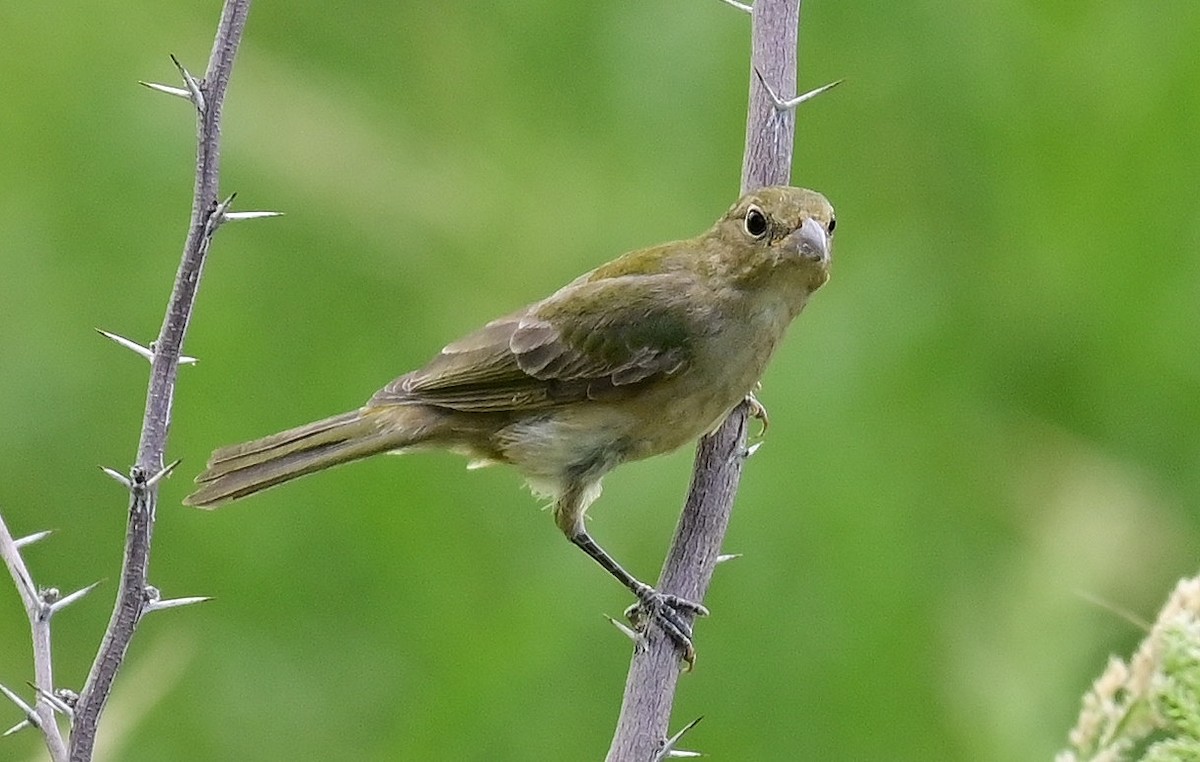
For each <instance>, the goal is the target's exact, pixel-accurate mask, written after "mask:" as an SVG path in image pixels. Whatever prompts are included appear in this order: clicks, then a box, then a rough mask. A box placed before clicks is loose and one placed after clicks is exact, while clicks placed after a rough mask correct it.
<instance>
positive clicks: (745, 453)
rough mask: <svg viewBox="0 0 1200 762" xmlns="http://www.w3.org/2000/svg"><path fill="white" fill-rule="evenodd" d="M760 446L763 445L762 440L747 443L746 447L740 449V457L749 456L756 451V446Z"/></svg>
mask: <svg viewBox="0 0 1200 762" xmlns="http://www.w3.org/2000/svg"><path fill="white" fill-rule="evenodd" d="M762 446H763V443H762V442H755V443H753V444H751V445H747V447H746V449H745V450H742V457H743V458H749V457H750V456H751V455H753V454H754V453H756V452H758V448H760V447H762Z"/></svg>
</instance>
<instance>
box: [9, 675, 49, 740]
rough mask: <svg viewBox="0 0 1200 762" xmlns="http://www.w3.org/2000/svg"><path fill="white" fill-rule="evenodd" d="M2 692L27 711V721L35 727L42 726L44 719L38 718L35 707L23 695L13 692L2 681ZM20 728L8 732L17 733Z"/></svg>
mask: <svg viewBox="0 0 1200 762" xmlns="http://www.w3.org/2000/svg"><path fill="white" fill-rule="evenodd" d="M0 693H3V694H4V695H5V696H7V697H8V700H9V701H11V702H13V703H14V704H16V705H17V708H18V709H20V710H21V711H22V712H24V713H25V721H26V722H28V723H29V724H30V725H33V726H34V727H35V728H38V729H40V728H41V727H42V721H41V720H40V719H38V716H37V713H36V712H34V711H33V707H31V706H30V705H29V704H26V703H25V702H24V701H22V700H21V697H20V696H18V695H17V694H15V693H13V692H12V691H10V690H9V689H8V686H6V685H4V683H0ZM18 730H20V728H19V727H18V728H15V729H10V730H9V731H8V732H9V733H16V732H17V731H18ZM5 735H8V733H5Z"/></svg>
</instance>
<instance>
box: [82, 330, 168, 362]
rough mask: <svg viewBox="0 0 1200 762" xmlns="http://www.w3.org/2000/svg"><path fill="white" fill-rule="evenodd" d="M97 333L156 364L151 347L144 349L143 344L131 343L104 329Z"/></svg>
mask: <svg viewBox="0 0 1200 762" xmlns="http://www.w3.org/2000/svg"><path fill="white" fill-rule="evenodd" d="M96 333H98V334H100V335H101V336H103V337H104V338H106V339H108V340H110V341H115V342H116V343H118V344H120V345H121V346H123V347H125V348H126V349H128V350H129V351H131V352H135V353H136V354H138V355H141V356H142V357H144V358H146V359H147V360H149V361H150V362H154V352H152V351H150V349H149V347H143V346H142V345H141V344H139V343H137V342H136V341H130V340H129V339H127V338H125V337H124V336H118V335H117V334H115V333H112V332H110V331H106V330H104V329H103V328H97V329H96Z"/></svg>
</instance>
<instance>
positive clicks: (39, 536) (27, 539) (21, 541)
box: [13, 529, 53, 550]
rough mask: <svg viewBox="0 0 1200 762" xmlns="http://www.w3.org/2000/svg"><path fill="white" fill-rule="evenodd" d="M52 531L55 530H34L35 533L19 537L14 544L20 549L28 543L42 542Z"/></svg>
mask: <svg viewBox="0 0 1200 762" xmlns="http://www.w3.org/2000/svg"><path fill="white" fill-rule="evenodd" d="M52 531H53V530H51V529H47V530H46V531H44V532H34V533H33V534H30V535H26V536H24V537H18V538H17V539H15V540H13V545H16V546H17V549H18V550H20V549H21V548H24V547H25V546H27V545H32V544H34V543H35V542H41V541H42V540H44V539H46V538H47V537H49V536H50V534H51V532H52Z"/></svg>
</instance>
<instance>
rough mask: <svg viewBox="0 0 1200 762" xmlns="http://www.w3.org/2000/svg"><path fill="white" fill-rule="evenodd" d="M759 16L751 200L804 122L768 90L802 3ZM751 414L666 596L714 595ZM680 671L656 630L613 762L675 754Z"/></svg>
mask: <svg viewBox="0 0 1200 762" xmlns="http://www.w3.org/2000/svg"><path fill="white" fill-rule="evenodd" d="M751 15H752V19H753V20H752V32H751V37H752V43H751V50H752V53H751V61H750V102H749V110H748V114H747V119H746V150H745V154H744V157H743V166H742V192H743V193H745V192H747V191H750V190H753V189H755V188H759V187H762V186H764V185H782V184H787V183H788V181H789V178H790V176H791V165H792V146H793V141H794V126H795V116H794V114H793V113H792V112H791V111H790V110H789V109H786V108H779V107H778V105H777V103H776V102H775V100H774V99H773V98H772V97H771V93H770V92H769V91H768V90H767V88H766V84H765V83H771V84H772V87H773V89H774V90H775V92H776V93H789V92H795V87H796V42H797V37H798V34H799V23H800V0H756V2H755V3H754V6H753V9H752V13H751ZM756 70H757V71H756ZM764 80H765V82H764ZM747 415H748V410H747V406H746V405H744V404H743V405H739V406H738V407H737V408H736V409H735V410H734V411H733V413H731V414H730V415H729V417H728V418H727V419H726V420H725V422H724V423H723V424H721V426H720V428H718V429H717V431H716V432H714V433H713V434H712V435H710V436H708V437H705V438H704V439H702V440H701V441H700V445H699V447H698V449H697V452H696V462H695V467H694V470H693V472H692V482H691V488H690V490H689V492H688V497H687V502H686V504H685V505H684V509H683V514H682V515H681V516H680V519H679V525H678V527H677V528H676V532H675V538H674V540H673V542H672V544H671V549H670V551H669V552H668V555H667V560H666V562H665V565H664V566H663V571H662V575H661V576H660V577H659V583H658V586H657V588H658V589H659V590H661V591H663V592H665V593H669V594H673V595H678V596H682V597H684V598H687V599H690V600H693V601H701V600H703V599H704V594H705V593H706V592H707V591H708V585H709V582H710V581H711V579H712V574H713V569H714V568H715V567H716V564H717V557H718V555H719V554H720V550H721V544H722V542H723V541H724V538H725V531H726V528H727V527H728V525H729V516H730V512H731V510H732V508H733V500H734V497H735V496H736V494H737V488H738V483H739V481H740V480H741V476H742V466H743V464H744V462H745V458H746V421H747ZM680 669H681V667H680V661H679V654H678V653H677V651H676V646H675V644H674V643H673V642H672V641H671V640H670V639H669V638H667V637H666V636H665V635H664V633H663V632H662V631H661V630H660V629H659V628H648V629H647V631H646V638H645V647H644V648H639V649H637V650H635V653H634V656H633V660H632V662H631V664H630V668H629V676H628V678H627V679H626V683H625V695H624V699H623V702H622V704H621V714H620V717H619V718H618V720H617V728H616V731H615V733H614V735H613V741H612V745H611V746H610V748H609V752H608V756H607V758H606V760H607V762H652V761H654V760H658V759H661V758H662V755H663V754H664V753H667V752H668V751H669V750H668V749H666V748H664V747H665V745H666V742H665V740H664V739H665V738H666V733H667V726H668V723H669V722H670V718H671V707H672V704H673V702H674V698H675V687H676V683H677V682H678V680H679V673H680Z"/></svg>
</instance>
